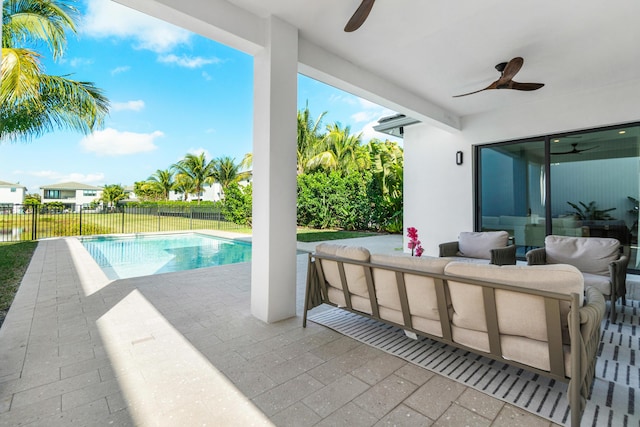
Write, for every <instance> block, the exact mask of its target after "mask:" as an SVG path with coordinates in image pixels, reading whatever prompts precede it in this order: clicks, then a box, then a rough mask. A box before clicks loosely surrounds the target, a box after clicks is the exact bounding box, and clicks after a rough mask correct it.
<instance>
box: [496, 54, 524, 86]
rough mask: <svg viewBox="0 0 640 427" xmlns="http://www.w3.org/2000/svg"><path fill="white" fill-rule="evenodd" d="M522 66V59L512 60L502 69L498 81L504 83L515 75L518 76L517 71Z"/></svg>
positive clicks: (517, 57)
mask: <svg viewBox="0 0 640 427" xmlns="http://www.w3.org/2000/svg"><path fill="white" fill-rule="evenodd" d="M522 64H524V59H522V58H521V57H519V56H516V57H515V58H513V59H512V60H511V61H509V62H508V63H507V66H506V67H504V71H502V77H500V80H501V81H504V82H506V81H509V80H511V79H512V78H513V77H514V76H515V75H516V74H518V71H520V68H522Z"/></svg>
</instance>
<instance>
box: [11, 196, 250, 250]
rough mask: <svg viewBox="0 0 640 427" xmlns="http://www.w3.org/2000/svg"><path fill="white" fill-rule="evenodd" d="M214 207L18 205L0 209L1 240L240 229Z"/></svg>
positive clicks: (240, 226) (239, 226)
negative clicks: (55, 206) (60, 206)
mask: <svg viewBox="0 0 640 427" xmlns="http://www.w3.org/2000/svg"><path fill="white" fill-rule="evenodd" d="M240 228H244V226H242V225H237V224H235V223H233V222H231V221H228V220H226V219H225V217H224V215H223V214H222V212H221V211H220V209H219V208H217V207H213V206H145V207H139V206H133V207H128V206H118V207H116V208H110V209H105V210H102V211H97V210H87V209H82V208H81V207H80V206H77V207H75V209H69V208H66V209H57V210H56V209H50V208H47V207H45V206H44V205H42V206H36V207H35V208H34V207H33V206H27V205H15V206H12V207H10V208H2V209H0V241H1V242H10V241H20V240H38V239H45V238H48V237H61V236H90V235H97V234H119V233H123V234H125V233H143V232H152V231H178V230H199V229H213V230H237V229H240Z"/></svg>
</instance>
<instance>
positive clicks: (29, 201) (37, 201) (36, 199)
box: [24, 193, 42, 213]
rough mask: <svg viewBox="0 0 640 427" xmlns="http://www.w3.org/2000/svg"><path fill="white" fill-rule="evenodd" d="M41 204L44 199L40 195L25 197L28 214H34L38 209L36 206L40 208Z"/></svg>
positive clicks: (30, 194)
mask: <svg viewBox="0 0 640 427" xmlns="http://www.w3.org/2000/svg"><path fill="white" fill-rule="evenodd" d="M41 204H42V198H41V197H40V195H39V194H38V193H28V194H25V196H24V206H25V212H27V213H30V212H34V211H35V209H36V206H39V205H41Z"/></svg>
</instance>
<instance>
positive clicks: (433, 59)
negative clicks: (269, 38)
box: [228, 0, 640, 117]
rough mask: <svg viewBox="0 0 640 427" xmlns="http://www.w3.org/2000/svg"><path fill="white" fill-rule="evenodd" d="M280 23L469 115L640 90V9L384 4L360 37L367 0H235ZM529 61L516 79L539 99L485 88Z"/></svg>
mask: <svg viewBox="0 0 640 427" xmlns="http://www.w3.org/2000/svg"><path fill="white" fill-rule="evenodd" d="M228 2H229V3H233V4H234V5H236V6H238V7H240V8H243V9H246V10H247V11H249V12H251V13H252V14H255V15H258V16H260V17H266V16H269V15H275V16H277V17H279V18H281V19H282V20H284V21H286V22H288V23H290V24H292V25H294V26H295V27H297V28H299V32H300V37H301V38H303V39H306V40H308V41H310V42H312V43H314V44H316V45H319V46H321V47H323V48H324V49H326V50H328V51H329V52H332V53H334V54H335V55H337V56H340V57H342V58H344V59H346V60H348V61H350V62H352V63H354V64H355V65H356V66H359V67H362V68H364V69H366V70H369V71H370V72H372V73H373V74H375V75H377V76H379V77H381V78H383V79H386V80H388V81H390V82H391V83H393V84H395V85H397V86H399V87H402V88H404V89H407V90H409V91H411V92H413V93H415V94H416V95H417V96H419V97H421V98H424V99H426V100H427V101H429V102H431V103H433V104H435V105H437V106H439V107H441V108H443V109H445V110H448V111H450V112H453V113H454V114H456V115H458V116H460V117H463V116H467V115H472V114H477V113H482V112H486V111H490V110H495V109H503V108H512V107H515V106H516V105H518V104H523V103H528V102H549V103H554V104H555V103H558V102H562V99H566V97H571V96H572V95H574V94H577V93H582V94H584V93H585V92H588V91H592V90H596V89H601V88H603V87H607V86H614V85H615V86H619V85H625V84H629V85H631V84H632V85H634V86H638V85H640V21H639V20H638V17H640V1H637V0H616V1H615V2H605V1H602V0H582V1H579V0H537V1H533V0H518V1H506V0H378V1H376V3H375V5H374V7H373V10H372V12H371V14H370V15H369V18H368V20H367V21H366V22H365V23H364V25H363V26H362V27H361V28H360V29H358V30H357V31H355V32H353V33H345V32H344V31H343V28H344V25H345V24H346V22H347V21H348V20H349V18H350V17H351V15H352V14H353V12H354V11H355V10H356V8H357V7H358V5H359V4H360V0H228ZM516 56H522V57H523V58H524V66H523V67H522V69H521V71H520V72H519V73H518V74H517V75H516V77H515V78H514V80H516V81H519V82H539V83H545V87H543V88H542V89H540V90H538V91H535V92H519V91H513V90H492V91H485V92H481V93H479V94H475V95H471V96H467V97H462V98H453V97H452V96H453V95H456V94H461V93H466V92H470V91H473V90H477V89H481V88H483V87H485V86H487V85H489V84H490V83H491V82H493V81H494V80H496V79H497V78H498V77H499V73H498V72H497V71H496V70H495V69H494V66H495V65H496V64H498V63H500V62H504V61H508V60H509V59H511V58H513V57H516Z"/></svg>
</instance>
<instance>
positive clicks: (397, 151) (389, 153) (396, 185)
mask: <svg viewBox="0 0 640 427" xmlns="http://www.w3.org/2000/svg"><path fill="white" fill-rule="evenodd" d="M367 150H368V151H369V156H370V158H371V172H372V173H373V177H374V179H376V181H377V182H378V184H379V187H380V189H381V191H382V195H383V197H385V198H387V200H389V201H391V200H397V199H400V198H402V187H403V178H404V152H403V151H402V148H400V147H399V146H398V144H397V143H395V142H391V141H385V142H382V141H380V140H371V141H369V144H368V145H367Z"/></svg>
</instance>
